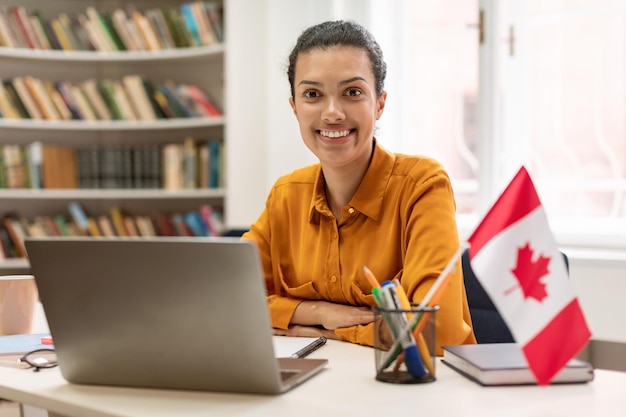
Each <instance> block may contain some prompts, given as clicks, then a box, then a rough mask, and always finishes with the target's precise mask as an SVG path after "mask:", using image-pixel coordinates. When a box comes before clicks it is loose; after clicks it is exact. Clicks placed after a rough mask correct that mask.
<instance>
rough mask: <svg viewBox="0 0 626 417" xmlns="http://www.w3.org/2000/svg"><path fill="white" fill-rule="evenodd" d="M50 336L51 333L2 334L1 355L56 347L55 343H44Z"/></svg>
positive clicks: (0, 337) (0, 338)
mask: <svg viewBox="0 0 626 417" xmlns="http://www.w3.org/2000/svg"><path fill="white" fill-rule="evenodd" d="M49 336H50V334H49V333H35V334H15V335H8V336H0V355H12V354H24V353H27V352H30V351H33V350H35V349H50V348H54V346H53V345H51V344H49V343H44V342H45V341H46V338H48V337H49Z"/></svg>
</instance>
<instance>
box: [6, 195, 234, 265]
mask: <svg viewBox="0 0 626 417" xmlns="http://www.w3.org/2000/svg"><path fill="white" fill-rule="evenodd" d="M68 211H69V215H67V214H57V215H54V216H46V215H41V216H36V217H35V218H33V219H27V218H25V217H19V216H17V215H15V214H6V215H4V217H3V218H2V219H1V220H0V260H2V259H8V258H27V254H26V250H25V248H24V239H25V238H26V237H46V236H68V237H71V236H92V237H94V238H98V237H142V238H151V237H157V236H199V237H204V236H219V235H221V234H222V232H223V225H222V224H223V222H222V209H221V208H218V207H215V208H214V207H212V206H210V205H208V204H204V205H201V206H200V207H199V208H198V209H197V210H192V211H189V212H185V213H177V212H174V213H172V212H156V213H152V214H149V215H146V214H132V213H129V212H128V211H126V210H124V209H122V208H121V207H120V206H112V207H111V208H110V209H109V212H108V213H107V214H102V215H99V216H90V215H88V214H87V213H86V212H85V211H84V210H83V208H82V206H81V205H80V203H78V202H71V203H70V204H69V206H68Z"/></svg>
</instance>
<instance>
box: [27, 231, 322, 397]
mask: <svg viewBox="0 0 626 417" xmlns="http://www.w3.org/2000/svg"><path fill="white" fill-rule="evenodd" d="M25 245H26V250H27V253H28V258H29V260H30V264H31V271H32V273H33V275H34V276H35V281H36V283H37V287H38V289H39V296H40V299H41V303H42V305H43V308H44V312H45V315H46V318H47V320H48V325H49V328H50V333H51V334H52V337H53V339H54V345H55V349H56V351H57V356H58V359H59V367H60V370H61V373H62V375H63V377H64V378H65V379H67V380H68V381H69V382H72V383H77V384H97V385H116V386H130V387H148V388H166V389H185V390H206V391H224V392H242V393H243V392H246V393H262V394H278V393H282V392H285V391H287V390H289V389H290V388H293V387H294V386H296V385H298V384H299V383H302V382H303V381H305V380H307V379H308V378H309V377H311V376H313V375H314V374H316V373H318V372H319V371H320V370H321V369H323V367H324V366H325V364H326V363H327V360H326V359H308V358H307V359H303V358H299V359H296V358H280V359H276V358H275V356H274V347H273V343H272V332H271V325H270V319H269V311H268V308H267V301H266V290H265V282H264V280H263V274H262V268H261V265H260V258H259V254H258V252H257V248H256V246H255V244H254V243H252V242H246V241H243V240H239V239H238V238H183V237H171V238H167V237H163V238H154V239H142V238H97V239H96V238H71V237H60V238H54V237H49V238H27V239H25Z"/></svg>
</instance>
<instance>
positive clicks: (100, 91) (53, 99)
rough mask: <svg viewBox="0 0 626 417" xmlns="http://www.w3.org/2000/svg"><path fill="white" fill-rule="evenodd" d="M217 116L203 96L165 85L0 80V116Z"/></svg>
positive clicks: (126, 79)
mask: <svg viewBox="0 0 626 417" xmlns="http://www.w3.org/2000/svg"><path fill="white" fill-rule="evenodd" d="M220 115H222V111H221V109H219V108H218V107H217V106H216V105H215V104H214V102H213V101H212V99H211V98H210V97H209V95H208V93H207V92H205V91H203V90H201V89H200V88H199V87H197V86H195V85H187V84H175V83H174V82H173V81H171V80H166V81H165V82H163V83H160V84H155V83H153V82H152V81H151V80H149V79H148V78H147V77H145V76H142V75H139V74H129V75H125V76H123V77H122V78H121V79H103V80H96V79H93V78H90V79H87V80H85V81H83V82H78V83H76V82H70V81H56V82H53V81H49V80H42V79H39V78H36V77H33V76H20V77H14V78H12V79H6V80H0V116H1V117H4V118H7V119H20V118H27V119H38V120H157V119H169V118H190V117H215V116H220Z"/></svg>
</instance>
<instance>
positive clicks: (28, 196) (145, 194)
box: [0, 188, 225, 202]
mask: <svg viewBox="0 0 626 417" xmlns="http://www.w3.org/2000/svg"><path fill="white" fill-rule="evenodd" d="M224 195H225V190H224V189H223V188H203V189H198V188H194V189H184V190H164V189H158V188H155V189H147V188H141V189H135V188H132V189H80V188H77V189H49V190H46V189H1V190H0V200H4V201H7V202H8V201H9V200H35V201H42V200H178V199H185V200H190V199H198V200H204V199H215V198H223V197H224Z"/></svg>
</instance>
